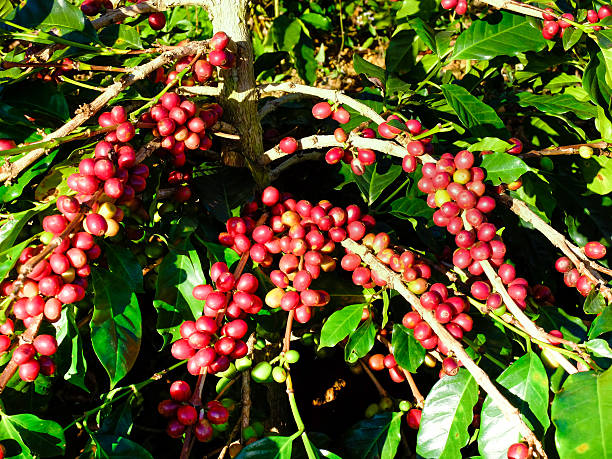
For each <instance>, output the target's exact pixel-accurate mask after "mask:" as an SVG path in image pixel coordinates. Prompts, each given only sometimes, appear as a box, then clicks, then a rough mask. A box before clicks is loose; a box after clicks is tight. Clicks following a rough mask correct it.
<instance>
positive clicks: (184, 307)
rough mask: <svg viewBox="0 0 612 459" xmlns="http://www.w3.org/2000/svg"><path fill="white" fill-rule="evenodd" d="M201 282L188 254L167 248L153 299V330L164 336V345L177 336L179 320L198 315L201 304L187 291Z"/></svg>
mask: <svg viewBox="0 0 612 459" xmlns="http://www.w3.org/2000/svg"><path fill="white" fill-rule="evenodd" d="M189 247H191V245H189ZM204 282H205V279H203V278H202V277H201V276H200V275H199V273H198V269H197V265H195V264H194V262H193V260H192V259H191V258H190V257H189V254H188V253H186V252H185V251H180V250H178V249H175V248H170V250H169V252H168V254H166V256H165V257H164V259H163V261H162V262H161V264H160V265H159V270H158V276H157V287H156V290H155V299H154V300H153V306H155V309H156V310H157V331H158V332H159V333H160V334H161V335H162V336H163V337H164V344H165V343H167V342H168V341H169V340H174V339H176V338H178V336H179V334H178V328H179V327H180V325H181V324H182V323H183V321H185V320H194V319H197V318H198V317H200V315H201V314H202V307H203V306H204V304H203V302H202V301H199V300H196V299H195V298H194V297H193V295H192V294H191V292H192V291H193V288H194V287H195V286H196V285H200V284H202V283H204Z"/></svg>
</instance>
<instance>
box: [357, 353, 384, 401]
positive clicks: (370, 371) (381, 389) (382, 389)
mask: <svg viewBox="0 0 612 459" xmlns="http://www.w3.org/2000/svg"><path fill="white" fill-rule="evenodd" d="M358 362H359V365H361V368H363V371H365V373H366V375H368V377H369V378H370V379H371V380H372V382H373V383H374V386H376V390H377V391H378V393H379V394H380V397H381V398H384V397H388V396H389V393H388V392H387V391H386V390H385V388H384V387H383V386H382V385H381V384H380V382H379V381H378V379H376V376H375V375H374V373H372V370H370V369H369V368H368V366H367V365H366V364H365V363H363V360H362V359H359V360H358Z"/></svg>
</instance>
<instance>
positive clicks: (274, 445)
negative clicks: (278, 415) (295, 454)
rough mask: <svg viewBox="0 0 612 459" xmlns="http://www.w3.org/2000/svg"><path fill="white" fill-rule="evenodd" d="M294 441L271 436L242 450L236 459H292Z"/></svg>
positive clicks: (288, 438) (289, 438)
mask: <svg viewBox="0 0 612 459" xmlns="http://www.w3.org/2000/svg"><path fill="white" fill-rule="evenodd" d="M292 444H293V439H292V438H291V437H281V436H270V437H265V438H262V439H261V440H257V441H256V442H253V443H251V444H250V445H248V446H247V447H245V448H242V450H241V451H240V454H238V456H236V459H291V450H292Z"/></svg>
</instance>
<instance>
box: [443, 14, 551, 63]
mask: <svg viewBox="0 0 612 459" xmlns="http://www.w3.org/2000/svg"><path fill="white" fill-rule="evenodd" d="M545 46H546V40H545V39H544V37H542V32H541V31H540V30H539V29H538V27H537V26H536V24H535V22H534V21H532V20H530V19H529V18H526V17H525V16H523V15H519V14H512V13H508V12H505V11H504V12H501V13H499V14H494V15H490V16H488V17H487V18H486V20H480V21H474V22H473V23H472V25H471V26H470V27H469V28H468V29H467V30H466V31H464V32H463V33H462V34H461V35H459V37H457V42H456V43H455V50H454V52H453V59H483V60H486V59H491V58H493V57H495V56H516V55H517V54H519V53H524V52H527V51H540V50H542V49H544V47H545Z"/></svg>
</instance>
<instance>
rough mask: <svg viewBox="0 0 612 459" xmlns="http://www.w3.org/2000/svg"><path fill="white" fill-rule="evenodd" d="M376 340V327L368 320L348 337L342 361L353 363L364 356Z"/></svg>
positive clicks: (370, 319)
mask: <svg viewBox="0 0 612 459" xmlns="http://www.w3.org/2000/svg"><path fill="white" fill-rule="evenodd" d="M375 338H376V327H375V326H374V324H373V323H372V318H368V319H367V320H365V321H363V323H362V324H361V325H360V326H359V328H357V330H355V331H354V332H353V333H351V334H350V335H349V339H348V341H347V343H346V346H345V347H344V359H345V360H346V361H347V362H349V363H355V362H356V361H357V359H359V358H361V357H363V356H365V355H366V354H367V353H368V352H370V349H372V347H373V346H374V339H375Z"/></svg>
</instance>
